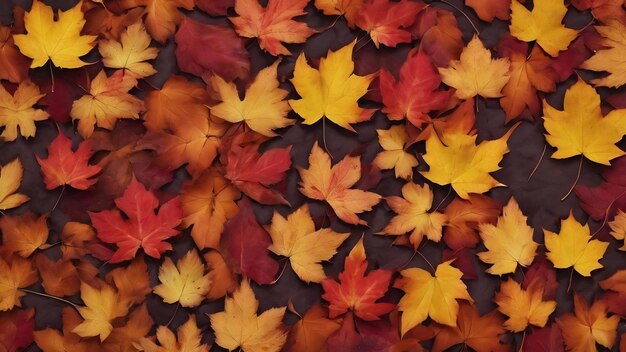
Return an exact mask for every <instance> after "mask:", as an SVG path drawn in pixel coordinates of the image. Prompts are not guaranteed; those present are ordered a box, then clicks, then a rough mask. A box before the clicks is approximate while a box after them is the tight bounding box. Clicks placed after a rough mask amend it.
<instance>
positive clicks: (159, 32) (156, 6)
mask: <svg viewBox="0 0 626 352" xmlns="http://www.w3.org/2000/svg"><path fill="white" fill-rule="evenodd" d="M120 2H121V6H122V8H123V9H124V10H127V9H130V8H135V7H138V6H143V7H145V8H144V11H143V12H144V13H145V14H146V20H145V21H146V28H147V29H148V32H149V33H150V35H151V36H152V38H154V39H155V40H156V41H158V42H159V43H162V44H163V43H165V41H167V39H169V38H170V37H171V36H172V34H174V32H175V31H176V26H177V25H179V24H180V23H181V22H182V21H184V19H185V18H186V16H184V15H183V14H182V13H181V12H180V11H179V8H183V9H185V10H188V11H191V10H193V7H194V1H193V0H122V1H120Z"/></svg>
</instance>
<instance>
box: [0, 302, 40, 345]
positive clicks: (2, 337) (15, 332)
mask: <svg viewBox="0 0 626 352" xmlns="http://www.w3.org/2000/svg"><path fill="white" fill-rule="evenodd" d="M34 316H35V310H34V308H29V309H26V310H17V309H16V310H13V311H11V312H9V313H7V314H2V316H0V331H2V333H1V334H0V347H1V348H3V351H6V352H16V351H23V350H24V349H26V348H28V346H30V345H31V344H32V343H33V329H34V328H35V319H34Z"/></svg>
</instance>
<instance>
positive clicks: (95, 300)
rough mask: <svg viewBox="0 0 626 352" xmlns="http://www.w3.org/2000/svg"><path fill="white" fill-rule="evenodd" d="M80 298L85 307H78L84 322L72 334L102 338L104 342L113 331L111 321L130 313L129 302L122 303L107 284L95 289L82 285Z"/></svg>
mask: <svg viewBox="0 0 626 352" xmlns="http://www.w3.org/2000/svg"><path fill="white" fill-rule="evenodd" d="M80 298H81V299H82V300H83V302H84V304H85V306H84V307H78V312H79V313H80V315H81V316H82V317H83V319H84V320H83V322H81V323H80V324H78V325H77V326H76V327H74V329H73V330H72V332H73V333H76V334H77V335H79V336H82V337H89V336H100V341H101V342H102V341H104V340H105V339H106V338H107V337H108V336H109V334H110V333H111V331H113V325H111V320H113V319H115V318H119V317H123V316H125V315H126V314H127V313H128V308H129V306H128V302H124V301H120V299H119V295H118V293H117V292H116V291H115V290H114V289H113V288H112V287H111V286H109V285H106V284H102V285H101V286H100V288H95V287H92V286H91V285H89V284H86V283H84V282H83V283H81V285H80Z"/></svg>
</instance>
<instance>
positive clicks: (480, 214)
mask: <svg viewBox="0 0 626 352" xmlns="http://www.w3.org/2000/svg"><path fill="white" fill-rule="evenodd" d="M501 210H502V205H501V204H500V203H499V202H498V201H496V200H494V199H492V198H489V197H487V196H484V195H481V194H470V195H469V198H468V199H467V200H465V199H462V198H455V199H454V200H452V202H451V203H450V204H449V205H448V206H447V207H446V209H445V211H444V214H445V215H446V216H447V217H448V222H447V223H446V226H445V227H444V232H443V241H444V242H445V243H446V245H447V246H448V247H450V248H452V249H454V250H457V249H460V248H474V247H476V245H477V244H478V242H479V241H480V237H479V235H478V227H479V224H495V223H496V221H497V220H498V215H500V212H501Z"/></svg>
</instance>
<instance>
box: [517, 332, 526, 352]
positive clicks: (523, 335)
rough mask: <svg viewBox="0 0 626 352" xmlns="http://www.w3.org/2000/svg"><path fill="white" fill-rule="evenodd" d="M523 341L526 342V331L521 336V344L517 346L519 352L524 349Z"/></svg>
mask: <svg viewBox="0 0 626 352" xmlns="http://www.w3.org/2000/svg"><path fill="white" fill-rule="evenodd" d="M524 340H526V330H524V333H523V334H522V342H521V343H520V345H519V352H522V351H523V349H524Z"/></svg>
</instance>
